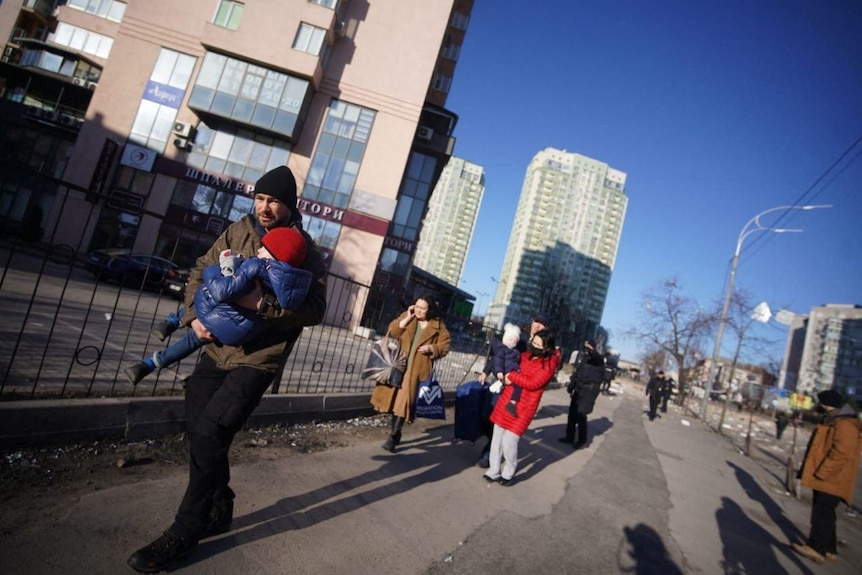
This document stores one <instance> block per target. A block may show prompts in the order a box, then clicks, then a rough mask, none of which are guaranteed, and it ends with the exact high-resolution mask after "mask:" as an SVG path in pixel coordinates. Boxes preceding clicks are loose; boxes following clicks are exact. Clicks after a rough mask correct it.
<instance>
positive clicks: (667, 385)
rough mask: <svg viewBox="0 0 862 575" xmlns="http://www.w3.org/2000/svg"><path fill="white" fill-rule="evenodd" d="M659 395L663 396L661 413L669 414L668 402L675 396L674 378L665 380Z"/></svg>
mask: <svg viewBox="0 0 862 575" xmlns="http://www.w3.org/2000/svg"><path fill="white" fill-rule="evenodd" d="M659 394H660V395H661V412H662V413H667V402H668V400H669V399H670V396H671V395H672V394H673V378H672V377H666V378H664V381H663V382H662V385H661V388H660V389H659Z"/></svg>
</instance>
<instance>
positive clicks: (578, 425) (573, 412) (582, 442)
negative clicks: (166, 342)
mask: <svg viewBox="0 0 862 575" xmlns="http://www.w3.org/2000/svg"><path fill="white" fill-rule="evenodd" d="M604 374H605V358H604V356H602V354H600V353H599V352H598V351H597V350H596V342H595V341H593V340H587V341H586V342H584V351H583V353H581V354H579V357H578V359H577V360H576V364H575V371H574V372H573V373H572V377H571V378H570V379H569V384H568V385H567V386H566V390H567V391H568V392H569V395H570V396H571V401H570V402H569V416H568V419H567V420H566V434H565V435H564V436H563V437H560V438H559V441H560V442H561V443H568V444H571V445H573V446H574V448H575V449H580V448H582V447H584V446H586V444H587V439H588V431H587V415H589V414H590V413H592V412H593V407H594V406H595V403H596V397H597V396H598V394H599V391H600V390H601V386H602V384H603V382H604ZM576 432H577V441H576V440H575V433H576Z"/></svg>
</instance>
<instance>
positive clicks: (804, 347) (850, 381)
mask: <svg viewBox="0 0 862 575" xmlns="http://www.w3.org/2000/svg"><path fill="white" fill-rule="evenodd" d="M790 328H791V329H790V333H789V334H788V338H787V346H786V348H785V353H784V362H783V365H782V367H781V378H780V381H781V383H780V387H783V388H784V389H787V390H789V391H796V392H798V393H802V394H805V395H809V396H814V395H816V394H817V393H818V392H820V391H823V390H824V389H836V390H838V391H840V392H841V393H844V394H846V395H847V396H850V397H855V398H857V399H860V398H862V305H850V304H846V305H844V304H827V305H822V306H818V307H814V308H811V312H810V313H809V314H808V315H807V316H805V315H797V316H795V317H794V319H793V322H792V323H791V326H790Z"/></svg>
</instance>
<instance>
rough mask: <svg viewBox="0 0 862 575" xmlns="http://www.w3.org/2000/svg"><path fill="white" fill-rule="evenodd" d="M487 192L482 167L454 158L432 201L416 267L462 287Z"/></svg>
mask: <svg viewBox="0 0 862 575" xmlns="http://www.w3.org/2000/svg"><path fill="white" fill-rule="evenodd" d="M484 192H485V172H484V170H483V169H482V167H481V166H477V165H476V164H472V163H470V162H468V161H466V160H464V159H461V158H457V157H454V156H453V157H451V158H450V159H449V163H448V164H446V167H445V168H443V173H442V174H441V175H440V179H439V180H438V181H437V186H436V187H435V188H434V194H433V195H432V196H431V200H430V201H429V202H428V213H427V214H426V215H425V221H424V222H423V225H422V234H421V237H420V239H419V244H418V245H417V246H416V257H415V259H414V261H413V265H415V266H416V267H418V268H421V269H423V270H425V271H426V272H429V273H431V274H433V275H435V276H437V277H439V278H441V279H443V280H444V281H446V282H448V283H450V284H452V285H454V286H458V285H460V284H461V276H462V274H463V273H464V264H465V263H466V261H467V252H469V251H470V241H471V240H472V239H473V232H474V231H475V228H476V219H477V218H478V216H479V206H480V205H481V203H482V195H483V194H484Z"/></svg>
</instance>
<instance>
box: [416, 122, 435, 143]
mask: <svg viewBox="0 0 862 575" xmlns="http://www.w3.org/2000/svg"><path fill="white" fill-rule="evenodd" d="M416 137H417V138H419V139H420V140H425V141H426V142H427V141H429V140H430V139H431V138H433V137H434V130H433V129H432V128H429V127H427V126H419V132H417V133H416Z"/></svg>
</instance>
